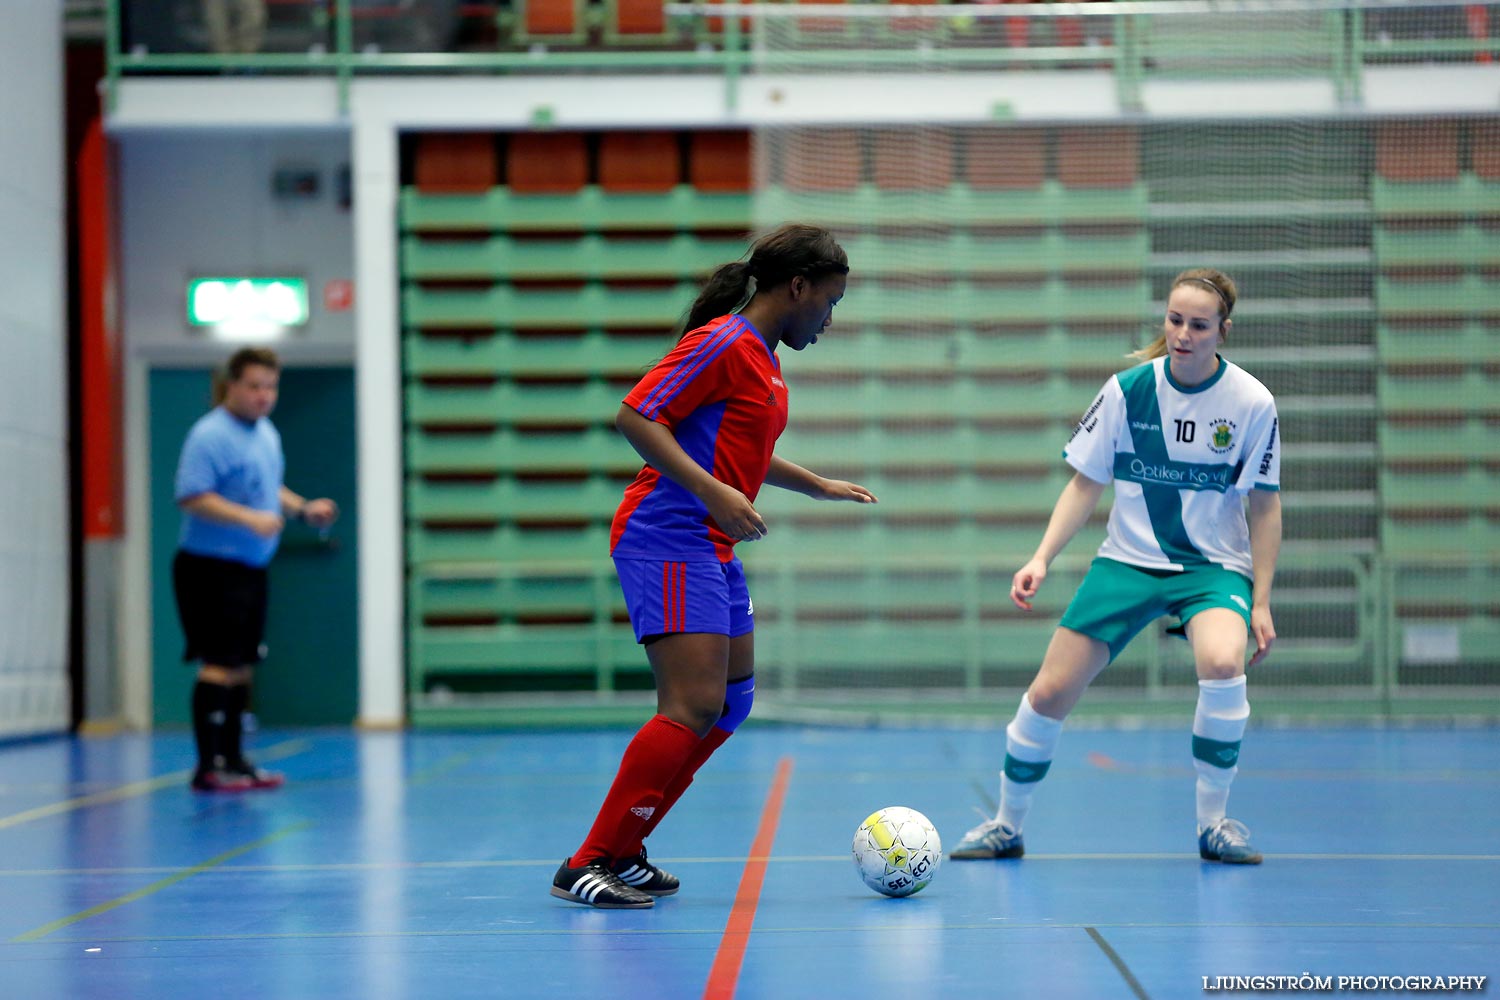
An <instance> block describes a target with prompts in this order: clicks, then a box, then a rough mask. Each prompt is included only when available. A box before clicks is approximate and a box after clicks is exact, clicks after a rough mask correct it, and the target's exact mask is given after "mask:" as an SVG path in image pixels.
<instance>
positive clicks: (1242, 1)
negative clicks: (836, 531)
mask: <svg viewBox="0 0 1500 1000" xmlns="http://www.w3.org/2000/svg"><path fill="white" fill-rule="evenodd" d="M445 2H446V3H447V4H448V5H449V6H445V5H444V4H436V5H433V6H430V7H429V6H424V5H422V4H417V3H392V4H385V5H382V6H380V7H371V6H369V5H368V4H365V3H363V0H307V2H306V3H305V4H298V3H295V2H287V0H283V2H279V3H275V4H274V5H273V6H272V7H270V8H268V9H269V10H272V11H276V12H278V13H277V15H276V17H275V18H273V19H272V23H271V25H270V27H271V28H275V29H276V31H274V32H263V33H262V39H261V42H260V44H261V45H262V46H264V47H269V48H274V49H277V51H264V50H262V51H255V52H210V51H205V49H206V48H207V47H208V45H209V42H208V41H207V40H206V35H207V32H206V30H205V29H204V26H203V21H202V18H201V7H200V6H199V4H198V3H196V2H193V3H189V2H186V0H176V2H172V0H166V2H163V0H150V2H149V3H148V2H147V0H109V2H108V7H107V20H106V46H107V63H106V69H107V84H108V87H109V93H110V94H111V95H112V94H113V93H114V91H115V89H116V86H117V84H118V82H119V80H120V79H121V77H123V76H128V75H140V74H156V75H161V74H168V75H169V74H182V73H192V74H203V73H216V72H232V73H259V74H294V75H316V76H323V77H328V76H331V77H333V78H334V79H336V80H337V81H338V85H339V91H340V94H341V96H342V97H344V98H345V99H346V98H347V93H348V87H349V84H350V82H351V81H352V80H353V78H354V77H356V76H363V75H371V74H396V73H427V74H491V75H493V74H512V75H514V74H522V75H526V74H546V73H563V72H617V73H658V72H664V71H670V72H697V73H703V74H713V75H718V76H721V77H723V78H724V79H725V81H726V84H727V86H726V93H727V95H728V97H727V99H728V100H729V102H730V105H731V106H733V105H734V102H735V91H736V82H737V81H738V79H739V78H740V77H742V76H743V75H744V74H746V73H754V72H768V71H810V72H826V71H830V70H835V71H836V70H839V69H841V68H850V67H859V68H861V69H864V70H870V71H886V72H900V71H915V72H947V73H962V72H966V71H976V70H994V69H1002V68H1026V69H1052V70H1073V69H1092V70H1096V71H1100V70H1105V71H1108V72H1110V73H1111V74H1112V76H1113V79H1114V84H1115V91H1116V95H1117V98H1118V101H1119V105H1120V107H1121V109H1122V110H1123V111H1127V112H1128V111H1132V110H1136V109H1138V108H1139V107H1140V104H1141V92H1142V88H1143V86H1144V85H1145V84H1146V83H1148V82H1150V81H1154V80H1169V79H1185V78H1186V79H1200V78H1209V79H1225V78H1239V79H1246V78H1249V79H1284V78H1299V79H1306V78H1309V77H1313V78H1321V79H1326V80H1328V81H1329V82H1330V83H1331V84H1332V86H1333V87H1334V89H1335V92H1336V94H1337V97H1338V100H1339V101H1340V103H1341V104H1342V105H1344V106H1348V107H1350V108H1351V109H1357V108H1358V107H1359V104H1360V102H1361V100H1362V94H1363V76H1364V72H1365V70H1366V69H1367V68H1369V67H1371V66H1379V65H1389V64H1399V63H1455V62H1481V63H1488V62H1491V61H1493V60H1496V59H1500V37H1497V34H1500V9H1497V8H1500V0H1473V2H1466V3H1454V2H1451V0H1442V2H1432V0H1401V2H1397V0H1239V2H1227V0H1144V2H1123V0H1122V2H1119V3H1110V4H1104V3H1097V4H1093V3H1091V4H1075V3H1041V4H1005V5H970V4H933V5H926V4H921V5H904V4H878V3H876V4H857V5H856V4H837V5H820V4H786V3H772V4H715V3H668V4H666V5H665V12H666V17H665V20H664V21H663V22H662V30H661V31H660V32H659V33H655V34H649V35H641V34H630V33H626V32H624V31H623V30H620V31H617V30H615V28H614V21H613V18H614V17H615V11H616V10H617V8H616V6H615V0H606V2H604V3H598V4H580V5H579V6H578V7H577V11H578V15H579V16H578V20H577V24H576V25H575V27H574V28H573V29H572V30H571V31H570V32H569V33H568V34H567V35H565V36H564V35H556V36H551V37H549V36H547V35H544V34H539V33H536V32H528V31H527V30H526V28H525V21H524V14H523V13H522V12H521V11H519V10H517V9H513V8H511V7H509V6H508V5H502V4H500V3H499V2H496V3H495V5H494V6H493V7H490V6H488V5H485V4H482V3H474V4H468V5H464V6H462V7H460V6H459V5H458V4H457V3H456V0H445ZM433 9H441V10H444V11H447V12H449V13H450V14H451V15H452V17H450V18H449V19H448V20H445V21H444V22H443V27H442V29H441V30H436V29H433V28H432V26H431V25H428V26H426V27H420V26H421V25H422V24H423V22H421V21H419V20H416V19H417V18H420V17H422V16H423V14H422V12H423V11H427V10H433ZM286 10H296V11H298V12H299V14H298V16H297V17H296V18H294V19H293V20H292V21H291V22H290V25H287V24H284V23H283V24H280V27H278V23H280V22H278V19H279V18H283V16H284V14H283V13H282V12H284V11H286ZM444 16H445V17H447V16H448V15H446V14H445V15H444ZM380 18H384V19H385V20H384V21H381V20H380ZM402 18H405V19H406V20H404V21H403V20H402ZM455 18H456V20H455ZM464 18H467V19H468V23H470V24H471V25H476V26H479V27H482V28H483V31H482V33H477V34H475V37H473V38H465V37H464V33H463V31H462V30H461V29H462V25H463V24H464V23H465V22H464V20H463V19H464ZM1492 23H1493V27H1492ZM382 25H383V26H384V27H383V28H382ZM454 25H458V27H454ZM745 27H748V29H749V30H748V31H746V30H744V29H745ZM1022 28H1025V29H1026V30H1021V29H1022ZM1032 29H1035V30H1032ZM278 32H279V33H278Z"/></svg>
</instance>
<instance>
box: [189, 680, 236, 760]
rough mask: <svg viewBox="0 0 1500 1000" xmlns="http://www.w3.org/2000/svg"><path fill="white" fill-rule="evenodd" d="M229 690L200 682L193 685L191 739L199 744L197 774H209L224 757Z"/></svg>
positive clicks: (206, 682) (220, 685) (218, 685)
mask: <svg viewBox="0 0 1500 1000" xmlns="http://www.w3.org/2000/svg"><path fill="white" fill-rule="evenodd" d="M229 703H230V689H229V688H227V687H225V686H224V685H222V684H210V683H209V682H208V681H199V682H198V683H197V684H194V685H193V739H194V741H196V743H197V744H198V770H200V771H212V770H213V769H214V768H216V767H218V761H217V758H218V757H221V756H223V755H224V753H225V750H224V747H225V743H224V735H225V734H224V729H225V725H226V723H227V722H228V721H229V714H230V712H229Z"/></svg>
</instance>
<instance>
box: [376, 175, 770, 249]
mask: <svg viewBox="0 0 1500 1000" xmlns="http://www.w3.org/2000/svg"><path fill="white" fill-rule="evenodd" d="M752 204H753V202H752V198H751V195H750V194H749V193H748V192H732V191H714V192H705V191H698V190H695V189H694V188H692V187H690V186H688V185H686V184H683V185H679V186H678V187H676V188H673V189H672V190H671V191H668V192H666V193H663V194H614V193H610V192H606V191H604V190H603V189H602V188H600V187H599V186H598V185H588V186H586V187H585V188H584V189H583V190H582V191H579V192H578V193H577V194H519V193H516V192H513V191H510V190H508V189H506V188H503V187H497V188H491V189H490V190H489V191H486V192H484V193H483V194H476V195H431V194H423V193H421V192H419V191H417V190H416V189H415V188H410V187H408V188H403V189H402V191H401V199H400V220H401V228H402V229H403V230H404V231H406V232H414V233H421V232H433V233H441V232H449V233H479V232H495V233H527V232H541V233H561V232H582V233H608V232H628V231H630V230H645V231H649V232H661V231H662V230H663V229H675V230H678V231H680V232H702V231H709V230H715V231H720V232H734V233H743V232H748V231H749V230H750V219H751V216H752ZM742 249H743V248H742Z"/></svg>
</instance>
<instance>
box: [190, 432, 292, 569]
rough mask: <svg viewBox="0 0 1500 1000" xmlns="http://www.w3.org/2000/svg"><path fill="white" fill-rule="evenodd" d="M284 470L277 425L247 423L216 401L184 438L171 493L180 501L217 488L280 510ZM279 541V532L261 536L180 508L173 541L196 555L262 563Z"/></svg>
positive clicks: (228, 496)
mask: <svg viewBox="0 0 1500 1000" xmlns="http://www.w3.org/2000/svg"><path fill="white" fill-rule="evenodd" d="M285 475H286V458H285V456H284V455H283V454H282V451H281V433H280V432H279V431H277V430H276V427H275V425H274V424H272V423H271V421H270V420H268V419H266V418H264V417H263V418H261V419H260V420H257V421H255V422H254V423H247V422H245V421H243V420H241V419H240V418H239V417H236V416H234V415H233V414H232V413H230V412H229V411H228V410H226V409H224V407H222V406H218V407H215V408H214V409H212V410H210V411H209V412H208V413H205V414H204V415H203V416H201V417H199V418H198V421H197V423H195V424H193V429H192V430H191V431H189V432H188V436H187V440H186V441H184V442H183V445H182V457H181V458H180V459H178V462H177V485H176V488H175V490H174V492H173V497H174V499H175V500H176V501H177V502H178V503H181V502H182V501H183V500H185V499H187V498H188V497H192V496H197V495H198V494H200V493H217V494H218V495H219V496H221V497H223V498H224V499H225V500H229V501H232V502H234V503H237V504H243V505H244V506H246V507H252V508H254V509H255V510H265V511H272V512H275V513H280V511H281V483H282V479H283V477H284V476H285ZM280 541H281V536H280V534H277V535H273V536H272V537H270V538H263V537H261V536H260V535H257V534H256V533H255V532H253V531H251V530H250V529H249V528H244V527H241V526H240V525H237V524H220V523H218V522H216V521H209V520H205V519H204V518H201V517H197V516H196V515H193V514H190V513H188V512H187V511H183V514H182V532H181V534H180V535H179V536H178V543H177V544H178V547H179V548H181V549H182V550H183V551H184V552H191V553H193V554H194V555H200V556H213V557H215V558H217V559H231V560H233V561H235V562H241V563H245V564H246V565H249V566H264V565H266V564H267V563H269V562H270V561H271V557H272V556H273V555H275V554H276V546H277V545H278V544H279V543H280Z"/></svg>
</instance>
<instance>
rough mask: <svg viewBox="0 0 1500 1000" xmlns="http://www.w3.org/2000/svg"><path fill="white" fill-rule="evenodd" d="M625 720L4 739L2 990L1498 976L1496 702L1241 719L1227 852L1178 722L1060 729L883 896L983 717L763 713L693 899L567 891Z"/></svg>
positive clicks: (894, 989) (999, 740) (695, 798)
mask: <svg viewBox="0 0 1500 1000" xmlns="http://www.w3.org/2000/svg"><path fill="white" fill-rule="evenodd" d="M629 735H630V734H629V732H627V731H624V730H619V729H608V730H589V731H548V732H492V733H444V732H410V733H363V734H362V733H355V732H351V731H343V730H307V731H277V732H269V731H262V732H261V733H259V734H257V736H256V737H255V743H256V750H257V752H258V756H259V757H260V759H261V761H262V763H266V764H274V766H276V767H277V768H280V769H282V770H284V771H285V772H286V773H287V775H288V778H289V783H288V784H287V786H286V787H285V788H283V789H281V790H279V791H270V792H254V793H244V794H240V795H233V796H217V797H215V796H204V795H195V794H193V793H191V792H190V791H189V790H188V788H187V776H188V775H187V771H186V770H185V768H186V766H187V763H188V761H189V759H190V756H191V741H190V738H189V736H188V735H187V734H185V733H160V734H157V735H154V736H121V737H109V738H87V739H55V740H42V741H32V742H21V743H11V744H9V745H4V746H0V852H3V858H0V900H3V901H4V905H3V907H0V941H3V942H4V944H3V947H0V997H3V998H4V1000H73V998H96V997H97V998H110V1000H128V998H155V997H161V998H167V997H171V998H199V997H203V998H209V997H212V998H224V1000H232V998H255V1000H280V998H301V997H308V998H313V997H319V998H322V997H350V998H424V1000H426V998H433V1000H453V998H468V997H549V998H550V997H616V998H633V997H652V998H655V997H666V998H679V997H731V996H737V997H743V998H778V1000H780V998H801V997H809V998H825V997H861V998H870V997H875V998H896V1000H916V998H924V997H943V998H948V997H953V998H967V997H977V998H1000V997H1028V998H1029V997H1038V998H1049V1000H1050V998H1074V997H1077V998H1111V997H1124V998H1130V997H1136V998H1141V997H1150V998H1154V1000H1167V998H1174V997H1205V996H1210V995H1214V994H1216V993H1220V992H1227V991H1225V990H1215V989H1208V990H1205V988H1204V980H1205V977H1207V980H1208V983H1209V984H1210V986H1213V985H1217V984H1220V983H1223V982H1225V981H1224V980H1220V979H1219V977H1271V976H1290V977H1301V976H1303V975H1304V974H1309V975H1311V976H1314V977H1330V978H1331V981H1333V982H1334V983H1335V988H1334V989H1333V990H1332V991H1325V992H1332V993H1340V992H1356V991H1354V990H1347V991H1341V990H1339V989H1338V988H1337V985H1336V984H1337V982H1338V977H1340V976H1344V977H1358V978H1360V979H1361V980H1363V979H1364V977H1381V976H1386V977H1405V976H1416V977H1421V976H1427V977H1432V978H1435V977H1452V976H1471V977H1472V976H1487V977H1491V978H1489V979H1487V980H1486V981H1485V986H1484V992H1485V993H1488V994H1490V995H1495V994H1496V991H1497V990H1500V986H1497V985H1495V984H1494V982H1493V977H1494V976H1495V975H1500V853H1497V850H1500V843H1497V840H1500V730H1496V729H1490V728H1471V729H1464V728H1456V729H1444V728H1430V729H1406V728H1385V729H1381V728H1346V729H1283V730H1273V729H1252V730H1251V731H1250V732H1249V733H1248V734H1247V738H1246V741H1245V749H1244V755H1243V758H1242V766H1241V774H1240V778H1239V780H1238V782H1237V783H1236V786H1235V789H1234V795H1233V797H1232V798H1231V802H1230V805H1231V810H1230V811H1231V814H1232V815H1234V816H1236V817H1238V818H1241V819H1243V820H1244V821H1245V822H1246V823H1248V824H1249V826H1250V827H1251V829H1252V831H1253V832H1254V835H1255V841H1256V843H1257V845H1258V846H1259V847H1260V848H1261V849H1262V850H1263V851H1264V852H1265V853H1266V861H1265V864H1263V865H1261V866H1260V867H1238V868H1236V867H1225V866H1219V865H1213V864H1207V863H1204V862H1201V861H1199V859H1198V857H1197V853H1196V849H1195V838H1194V835H1193V815H1192V809H1193V777H1192V768H1191V762H1190V759H1189V756H1188V735H1187V733H1186V732H1185V731H1183V730H1182V729H1141V730H1133V731H1116V730H1088V729H1079V730H1074V729H1069V730H1068V731H1067V732H1065V733H1064V736H1063V741H1062V745H1061V747H1060V751H1059V755H1058V758H1057V760H1056V763H1055V764H1054V766H1053V769H1052V772H1051V774H1050V775H1049V776H1048V777H1047V779H1046V781H1045V783H1044V784H1043V785H1042V786H1041V788H1040V791H1039V793H1038V795H1037V799H1036V803H1035V806H1034V808H1033V810H1032V814H1031V818H1030V820H1029V822H1028V825H1027V829H1026V838H1027V845H1028V851H1029V853H1028V854H1027V856H1026V858H1025V859H1023V860H1021V861H1005V862H993V861H989V862H953V861H951V860H945V861H944V863H943V865H942V866H941V868H940V870H939V871H938V873H937V876H936V878H935V879H934V881H933V883H932V884H931V885H930V886H929V887H928V889H927V890H926V891H925V892H923V893H921V894H919V895H917V896H914V897H911V898H908V899H897V900H893V899H886V898H883V897H880V896H876V895H874V894H873V893H871V892H870V891H868V890H867V889H866V888H865V887H864V885H863V883H862V882H861V881H860V880H859V878H858V877H857V875H856V873H855V870H854V867H853V865H852V863H851V861H850V857H849V843H850V839H851V837H852V835H853V833H854V829H855V827H856V826H857V825H858V824H859V822H860V820H861V819H863V818H864V816H865V815H866V814H868V813H869V812H871V811H873V810H874V809H875V808H877V807H880V806H885V805H906V806H911V807H913V808H916V809H919V810H921V811H922V812H924V813H926V814H927V815H928V816H929V817H931V818H932V820H933V821H934V823H935V824H936V825H937V827H938V829H939V830H940V831H941V832H942V835H943V838H944V840H945V841H946V842H947V843H949V844H950V845H951V844H952V843H953V842H954V841H956V839H957V838H958V837H959V836H960V835H961V834H962V833H963V831H964V830H966V829H967V828H968V827H969V826H970V825H972V823H973V822H975V821H976V816H975V813H974V809H973V807H974V806H976V805H978V806H980V807H982V808H984V807H986V799H988V798H989V797H991V796H993V795H994V794H995V791H996V789H995V785H996V780H997V779H996V770H997V768H998V766H999V763H1000V757H1001V754H1002V753H1003V733H1002V732H1001V731H999V730H998V729H994V730H958V729H915V728H914V729H856V728H848V729H843V728H821V727H801V726H776V725H759V726H757V725H750V726H746V727H745V728H744V729H742V730H741V732H740V733H739V734H738V735H737V736H736V737H735V738H734V739H733V740H731V741H730V742H729V744H728V745H726V746H725V747H724V749H723V750H722V751H720V753H719V755H718V756H717V757H716V758H715V759H714V760H712V761H711V762H710V763H709V765H708V766H707V767H706V768H705V769H704V771H703V772H702V773H701V774H700V775H699V778H698V781H697V783H696V784H695V785H694V786H693V787H692V788H691V789H690V790H689V792H688V795H687V796H686V797H685V798H684V799H683V801H682V803H681V804H680V805H679V807H678V808H677V810H676V811H675V812H674V813H673V814H672V816H671V817H670V818H669V819H668V820H667V822H666V823H665V824H664V825H663V827H662V829H661V830H660V831H658V833H657V834H656V835H655V836H654V837H653V838H652V843H651V845H650V846H651V847H652V858H653V860H655V861H657V862H659V863H661V864H662V865H663V866H664V867H667V868H669V869H670V870H672V871H673V872H675V873H676V874H677V875H678V876H680V877H681V879H682V882H683V889H682V891H681V892H680V893H679V894H678V895H676V896H673V897H671V898H667V899H663V900H660V901H659V902H658V903H657V905H656V907H655V908H654V909H653V910H648V911H611V912H606V911H595V910H591V909H588V908H585V907H582V906H579V905H577V904H573V903H568V902H565V901H563V900H559V899H555V898H553V897H552V896H551V895H549V893H548V888H549V885H550V881H551V877H552V873H553V870H554V869H555V867H556V866H557V863H558V861H559V860H560V859H561V858H562V857H563V855H565V854H566V853H568V852H569V851H571V850H572V849H573V848H574V847H575V846H576V845H577V843H578V841H579V840H580V839H581V837H582V836H583V834H584V832H585V830H586V828H587V826H588V824H589V822H590V820H591V818H592V815H593V811H594V809H595V807H596V805H597V803H598V801H599V799H600V797H601V796H602V795H603V793H604V790H605V789H606V787H607V786H608V784H609V781H610V779H611V777H612V776H613V773H614V768H615V765H616V763H617V761H618V759H619V755H620V751H621V749H622V748H623V746H624V744H625V742H626V741H627V740H628V738H629ZM1412 982H1419V980H1413V981H1412ZM1234 983H1235V980H1233V979H1228V980H1227V985H1233V984H1234ZM1249 983H1250V981H1248V980H1245V981H1241V983H1240V985H1242V986H1248V985H1249ZM1304 984H1307V985H1310V984H1311V981H1308V980H1304ZM1262 985H1266V983H1265V982H1264V981H1262ZM1238 992H1240V993H1263V992H1270V991H1268V990H1249V989H1241V990H1239V991H1238ZM1286 992H1293V991H1290V990H1288V991H1286ZM1295 992H1301V991H1300V990H1298V991H1295ZM1357 992H1359V993H1362V994H1364V995H1370V994H1372V993H1373V994H1374V995H1392V996H1394V995H1398V994H1404V993H1407V992H1418V991H1417V990H1412V989H1410V988H1409V987H1408V988H1406V989H1402V990H1393V991H1380V990H1371V989H1368V988H1366V989H1361V990H1358V991H1357Z"/></svg>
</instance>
